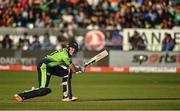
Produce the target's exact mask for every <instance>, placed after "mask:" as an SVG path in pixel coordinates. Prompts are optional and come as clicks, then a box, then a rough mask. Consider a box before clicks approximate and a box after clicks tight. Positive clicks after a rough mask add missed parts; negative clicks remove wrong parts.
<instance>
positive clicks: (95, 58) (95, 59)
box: [84, 50, 108, 67]
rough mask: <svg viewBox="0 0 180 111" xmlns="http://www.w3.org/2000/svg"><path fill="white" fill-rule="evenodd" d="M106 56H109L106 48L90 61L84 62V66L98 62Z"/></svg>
mask: <svg viewBox="0 0 180 111" xmlns="http://www.w3.org/2000/svg"><path fill="white" fill-rule="evenodd" d="M106 56H108V52H107V50H104V51H102V52H100V53H99V54H97V55H96V56H94V57H92V58H91V59H90V60H89V61H87V62H86V63H85V64H84V67H87V66H89V65H91V64H93V63H96V62H98V61H100V60H101V59H103V58H105V57H106Z"/></svg>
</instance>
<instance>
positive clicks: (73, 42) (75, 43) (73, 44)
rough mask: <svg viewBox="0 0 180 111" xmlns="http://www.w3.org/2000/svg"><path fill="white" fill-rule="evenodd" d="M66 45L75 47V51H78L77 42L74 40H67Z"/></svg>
mask: <svg viewBox="0 0 180 111" xmlns="http://www.w3.org/2000/svg"><path fill="white" fill-rule="evenodd" d="M68 47H72V48H75V49H76V52H78V49H79V47H78V43H77V42H75V41H72V42H69V44H68Z"/></svg>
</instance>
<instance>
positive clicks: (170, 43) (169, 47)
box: [162, 33, 175, 51]
mask: <svg viewBox="0 0 180 111" xmlns="http://www.w3.org/2000/svg"><path fill="white" fill-rule="evenodd" d="M162 44H163V47H162V51H173V49H174V46H175V40H174V39H173V38H172V37H171V34H169V33H165V38H164V40H163V43H162Z"/></svg>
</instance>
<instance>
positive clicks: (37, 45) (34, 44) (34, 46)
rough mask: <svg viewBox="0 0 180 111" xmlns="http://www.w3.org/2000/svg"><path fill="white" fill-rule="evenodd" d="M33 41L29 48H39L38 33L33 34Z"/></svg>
mask: <svg viewBox="0 0 180 111" xmlns="http://www.w3.org/2000/svg"><path fill="white" fill-rule="evenodd" d="M33 39H34V40H33V42H32V44H31V46H30V50H38V49H39V50H40V49H41V44H40V41H39V37H38V35H34V36H33Z"/></svg>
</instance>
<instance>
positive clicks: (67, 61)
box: [63, 57, 72, 65]
mask: <svg viewBox="0 0 180 111" xmlns="http://www.w3.org/2000/svg"><path fill="white" fill-rule="evenodd" d="M63 61H64V63H65V64H66V65H69V64H71V63H72V60H71V58H69V57H64V58H63Z"/></svg>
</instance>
